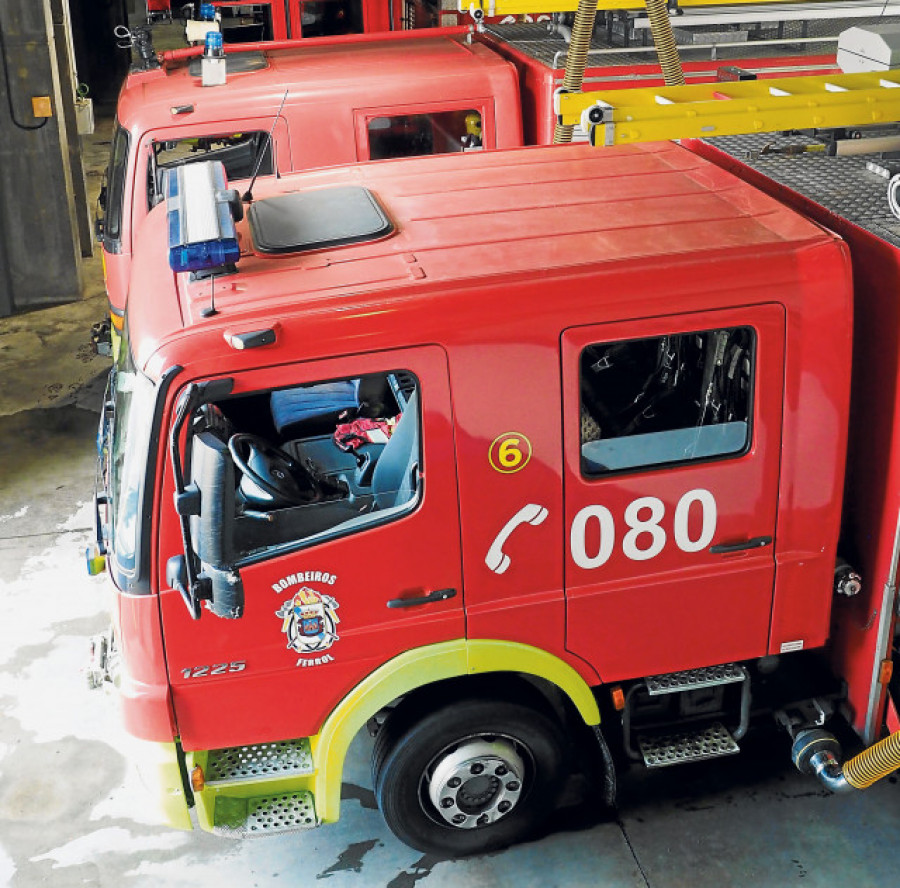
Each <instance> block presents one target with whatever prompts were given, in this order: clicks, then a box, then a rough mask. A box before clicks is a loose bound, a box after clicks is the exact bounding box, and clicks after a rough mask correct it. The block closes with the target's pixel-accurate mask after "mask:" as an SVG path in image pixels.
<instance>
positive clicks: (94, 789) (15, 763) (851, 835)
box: [0, 121, 900, 888]
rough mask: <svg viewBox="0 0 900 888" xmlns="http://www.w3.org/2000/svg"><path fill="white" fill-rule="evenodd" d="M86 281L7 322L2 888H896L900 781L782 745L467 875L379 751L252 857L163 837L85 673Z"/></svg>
mask: <svg viewBox="0 0 900 888" xmlns="http://www.w3.org/2000/svg"><path fill="white" fill-rule="evenodd" d="M108 134H109V123H108V121H107V122H106V123H105V124H102V125H101V128H100V130H99V131H98V133H97V134H96V135H95V136H94V137H92V138H90V139H87V140H85V141H86V146H85V147H86V151H87V154H88V167H89V168H90V169H91V184H92V186H93V192H94V193H95V192H96V187H97V184H98V182H99V174H100V171H101V170H102V167H103V166H104V164H105V154H106V151H107V150H108ZM85 282H86V283H85V293H84V299H83V300H82V301H81V302H79V303H77V304H74V305H70V306H66V307H63V308H59V309H52V310H47V311H44V312H40V313H35V314H29V315H22V316H19V317H15V318H11V319H5V320H0V378H2V380H3V385H2V387H0V454H2V457H0V602H2V611H0V613H2V616H0V886H5V885H8V886H13V888H32V886H39V885H48V886H53V888H69V886H109V888H124V886H145V885H153V886H167V888H168V886H182V885H183V886H192V888H197V886H204V885H210V886H217V888H231V886H240V888H245V886H284V885H287V884H290V885H294V886H300V888H307V886H309V888H311V886H313V885H318V884H320V883H321V882H322V881H323V880H328V881H327V882H326V884H327V885H328V886H329V888H342V886H390V888H412V886H422V888H426V886H429V888H440V886H451V885H452V886H456V885H460V884H465V885H468V886H472V888H476V886H480V885H485V886H486V885H492V886H493V885H501V886H513V885H514V886H516V888H532V886H540V888H554V886H565V888H578V886H604V888H626V886H627V888H632V886H634V888H648V886H650V888H682V886H691V888H705V886H715V888H731V886H733V888H750V886H753V888H768V886H772V888H780V886H785V885H790V884H799V885H804V886H810V888H812V886H815V888H819V886H822V888H825V886H828V888H831V886H834V885H848V884H852V885H854V886H855V888H867V886H879V888H883V886H885V885H891V884H897V881H898V874H900V843H898V841H897V838H896V835H897V825H898V823H900V792H898V790H897V786H896V778H895V777H892V778H890V779H888V780H886V781H883V782H882V783H881V784H879V785H877V786H876V787H874V788H873V789H871V790H869V791H868V792H866V793H859V794H854V795H852V796H849V797H834V796H830V795H829V794H828V793H827V792H825V791H823V790H820V789H819V788H818V786H817V784H816V783H814V782H812V781H811V780H810V779H809V778H805V777H801V776H800V775H799V774H797V773H796V772H794V771H793V769H792V767H791V765H790V763H789V760H788V744H787V741H786V739H785V738H783V737H781V736H780V735H778V734H774V733H773V734H764V735H762V736H757V737H752V736H751V738H748V740H747V741H745V743H744V747H745V749H744V752H743V754H742V755H741V756H738V757H735V758H732V759H724V760H719V761H714V762H709V763H705V764H697V765H691V766H687V767H684V768H681V769H675V770H671V771H669V770H663V771H657V772H645V773H635V774H631V775H628V776H627V777H625V778H624V779H623V780H621V781H620V789H621V791H620V806H619V809H618V811H617V812H616V813H615V814H614V815H610V814H608V813H604V812H602V811H597V810H595V809H594V808H593V807H592V803H591V802H590V800H589V799H588V798H583V797H580V796H579V795H578V794H577V793H576V794H574V795H573V796H572V798H571V799H570V801H571V804H569V805H568V806H567V807H566V808H564V809H562V810H560V811H559V812H557V814H556V815H555V816H554V818H553V820H552V822H551V826H550V828H549V830H548V832H547V834H545V835H544V836H542V837H540V838H538V839H536V840H534V841H532V842H530V843H528V844H525V845H522V846H519V847H516V848H513V849H509V850H507V851H504V852H500V853H495V854H490V855H485V856H482V857H476V858H473V859H469V860H460V861H454V860H441V859H437V858H434V857H430V856H428V855H425V856H423V855H422V854H420V853H418V852H415V851H412V850H410V849H409V848H407V847H405V846H403V845H402V844H400V843H399V842H398V841H397V840H396V839H395V838H394V837H393V836H392V835H391V834H390V832H389V831H388V830H387V828H386V827H385V826H384V824H383V822H382V820H381V818H380V816H379V814H378V811H377V810H376V808H375V804H374V797H373V794H372V791H371V787H370V784H369V761H368V759H369V755H370V751H371V741H370V740H369V738H368V737H360V738H359V739H358V740H357V741H356V743H355V745H354V747H353V749H352V751H351V757H350V762H349V767H348V772H347V778H348V782H347V783H346V785H345V789H344V798H345V800H346V801H345V804H344V806H343V808H342V811H343V817H342V820H341V822H340V823H338V824H336V825H332V826H328V827H325V828H323V829H319V830H315V831H312V832H308V833H298V834H294V835H285V836H275V837H267V838H260V839H254V840H248V841H245V842H239V841H233V840H226V839H221V838H218V837H215V836H211V835H207V834H203V833H193V834H190V833H182V832H175V831H171V830H168V829H166V828H163V827H161V826H159V825H156V824H154V823H152V822H149V819H148V818H147V817H146V816H145V815H144V813H143V809H142V798H143V795H142V794H143V789H142V787H141V786H140V784H139V781H138V778H137V776H136V772H135V770H134V767H133V763H132V762H131V761H129V759H128V757H127V753H126V746H127V744H126V738H125V736H124V734H123V731H122V729H121V727H120V726H119V724H118V721H117V717H116V710H115V701H114V699H112V698H111V697H110V696H109V695H108V694H106V693H105V692H103V691H89V690H88V689H87V684H86V681H85V675H84V671H83V670H84V666H85V665H86V661H87V647H88V638H89V636H90V635H92V634H94V633H96V632H99V631H101V630H103V629H104V628H105V626H106V622H107V617H106V612H107V604H108V595H109V588H108V581H107V579H106V577H103V576H101V577H95V578H90V577H88V576H87V574H86V571H85V569H84V560H83V556H82V553H83V550H84V547H85V546H86V545H87V543H88V542H89V541H90V538H91V507H90V505H89V500H90V497H91V495H92V492H93V478H94V462H95V448H94V435H95V431H96V426H97V419H98V409H99V405H100V396H101V393H102V386H103V382H104V377H105V373H106V370H107V367H108V361H107V360H106V359H103V358H98V357H96V356H94V355H93V354H92V353H91V350H90V346H89V336H88V333H89V328H90V324H91V323H92V322H93V321H95V320H99V319H100V318H101V317H102V315H103V312H104V304H105V297H104V294H103V285H102V279H101V276H100V271H99V259H94V260H90V261H88V262H86V263H85Z"/></svg>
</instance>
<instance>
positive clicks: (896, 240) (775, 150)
mask: <svg viewBox="0 0 900 888" xmlns="http://www.w3.org/2000/svg"><path fill="white" fill-rule="evenodd" d="M708 141H709V143H710V144H711V145H715V146H716V148H718V149H720V150H721V151H724V152H725V153H726V154H730V155H731V156H732V157H735V158H736V159H738V160H740V161H741V162H743V163H745V164H747V165H748V166H749V167H752V168H753V169H755V170H758V171H759V172H760V173H762V174H763V175H765V176H768V177H769V178H770V179H772V180H773V181H775V182H778V183H780V184H781V185H785V186H786V187H788V188H790V189H791V190H792V191H796V192H797V193H798V194H802V195H804V196H805V197H807V198H809V199H810V200H812V201H814V202H815V203H817V204H819V205H820V206H822V207H825V209H827V210H830V211H831V212H832V213H834V214H835V215H837V216H840V217H841V218H842V219H846V220H847V221H848V222H852V223H853V224H854V225H858V226H859V227H860V228H863V229H865V230H866V231H870V232H871V233H872V234H874V235H876V236H877V237H880V238H882V239H883V240H885V241H887V242H888V243H889V244H892V245H893V246H895V247H900V219H897V218H895V217H894V216H893V214H892V213H891V211H890V209H889V208H888V201H887V180H886V179H885V178H884V177H882V176H879V175H878V174H877V173H874V172H872V171H871V170H869V169H867V168H866V163H867V161H872V162H875V163H881V164H884V165H890V164H891V163H898V162H900V161H891V160H882V158H881V155H879V154H860V155H855V156H851V157H829V156H826V155H825V154H824V153H823V152H822V151H821V144H822V143H821V142H817V141H816V140H814V139H812V138H811V137H808V136H803V135H787V134H782V133H763V134H761V135H749V136H721V137H719V138H715V139H709V140H708ZM809 147H812V148H813V149H819V150H814V151H812V152H801V153H794V154H791V153H788V152H789V151H791V150H795V151H796V150H798V149H802V148H809Z"/></svg>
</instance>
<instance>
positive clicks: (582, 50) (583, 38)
mask: <svg viewBox="0 0 900 888" xmlns="http://www.w3.org/2000/svg"><path fill="white" fill-rule="evenodd" d="M596 15H597V0H580V2H579V3H578V8H577V9H576V10H575V21H574V22H573V24H572V39H571V41H570V42H569V53H568V55H567V56H566V73H565V75H564V76H563V83H562V88H563V91H564V92H570V93H572V92H581V84H582V82H583V81H584V69H585V67H586V66H587V54H588V50H589V49H590V48H591V34H592V33H593V31H594V17H595V16H596ZM573 129H575V127H574V126H571V125H566V126H563V124H561V123H557V124H556V127H555V128H554V130H553V144H554V145H560V144H562V143H565V142H571V141H572V130H573Z"/></svg>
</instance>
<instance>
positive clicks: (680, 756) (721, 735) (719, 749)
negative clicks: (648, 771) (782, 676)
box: [637, 722, 741, 768]
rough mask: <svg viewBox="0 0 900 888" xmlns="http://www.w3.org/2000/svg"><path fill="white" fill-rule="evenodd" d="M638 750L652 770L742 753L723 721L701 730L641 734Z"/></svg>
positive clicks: (638, 740)
mask: <svg viewBox="0 0 900 888" xmlns="http://www.w3.org/2000/svg"><path fill="white" fill-rule="evenodd" d="M637 742H638V747H639V749H640V751H641V755H643V757H644V764H645V765H646V766H647V767H648V768H665V767H667V766H668V765H682V764H685V763H686V762H698V761H702V760H703V759H712V758H719V757H720V756H724V755H734V754H736V753H738V752H740V751H741V750H740V747H739V746H738V745H737V743H736V742H735V740H734V737H732V736H731V733H730V732H729V730H728V729H727V728H726V727H725V726H724V725H723V724H721V723H720V722H714V723H713V724H711V725H709V726H707V727H705V728H702V729H700V730H697V731H679V732H678V733H675V734H660V735H643V736H641V735H638V737H637Z"/></svg>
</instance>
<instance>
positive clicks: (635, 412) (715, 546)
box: [562, 305, 784, 681]
mask: <svg viewBox="0 0 900 888" xmlns="http://www.w3.org/2000/svg"><path fill="white" fill-rule="evenodd" d="M783 351H784V313H783V310H782V308H781V307H780V306H777V305H761V306H756V307H751V308H742V309H734V310H728V311H717V312H703V313H695V314H685V315H680V316H671V317H666V318H652V319H646V320H636V321H628V322H622V323H613V324H604V325H596V326H590V327H578V328H574V329H570V330H567V331H565V332H564V333H563V336H562V362H563V387H564V390H563V405H564V424H563V425H564V448H565V482H564V483H565V491H564V492H565V500H566V505H565V508H566V522H567V528H568V539H567V556H566V607H567V647H568V649H569V650H570V651H571V652H572V653H574V654H577V655H579V656H581V657H583V658H585V659H586V660H587V661H588V662H590V663H591V664H592V665H593V666H594V668H595V669H596V670H597V671H598V673H599V674H600V676H601V677H602V679H603V680H604V681H610V680H618V679H624V678H630V677H635V676H640V675H650V674H658V673H665V672H672V671H677V670H682V669H690V668H696V667H699V666H703V665H712V664H718V663H724V662H728V661H732V660H737V659H745V658H750V657H758V656H762V655H763V654H765V653H766V649H767V640H768V633H769V623H770V615H771V610H772V599H773V587H774V578H775V555H774V553H775V539H776V515H777V505H778V478H779V449H780V440H781V433H780V430H781V411H782V406H781V405H782V388H783Z"/></svg>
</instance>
